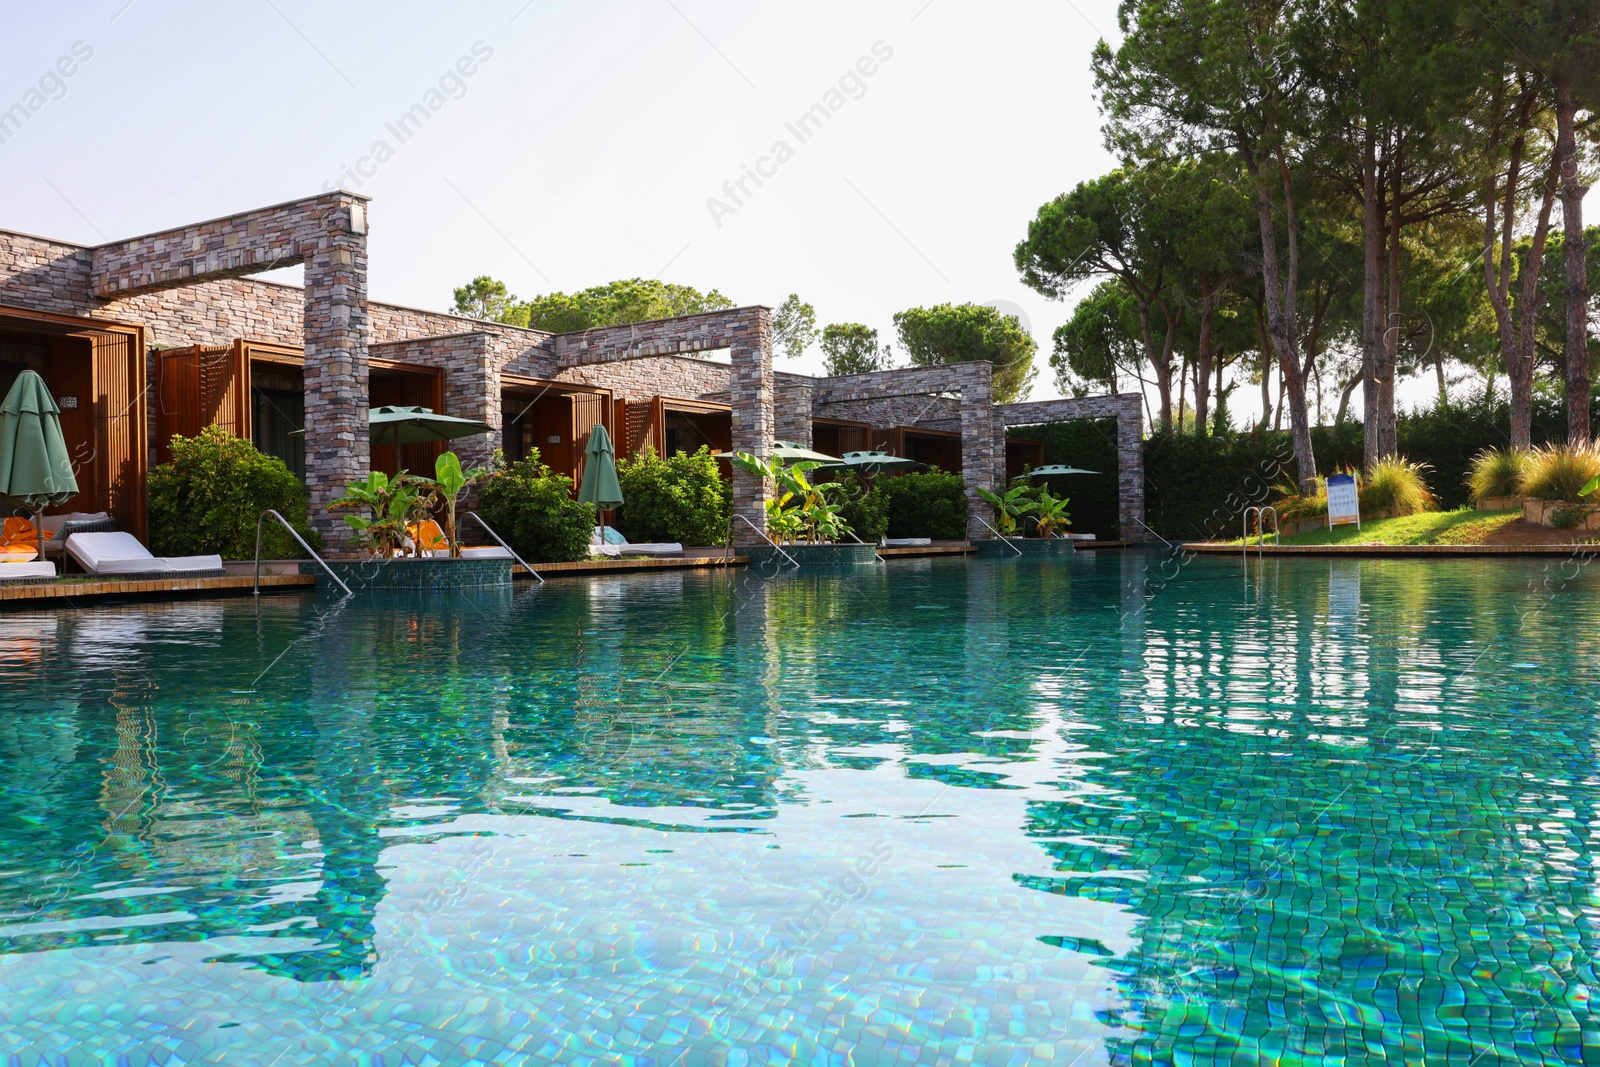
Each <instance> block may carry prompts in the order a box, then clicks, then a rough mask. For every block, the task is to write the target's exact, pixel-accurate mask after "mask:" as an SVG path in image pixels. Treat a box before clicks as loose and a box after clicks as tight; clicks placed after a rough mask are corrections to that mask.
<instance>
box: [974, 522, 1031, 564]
mask: <svg viewBox="0 0 1600 1067" xmlns="http://www.w3.org/2000/svg"><path fill="white" fill-rule="evenodd" d="M973 518H975V519H977V520H978V521H979V522H983V528H984V529H985V530H988V531H989V532H990V533H992V534H994V535H995V536H996V537H998V538H1000V540H1001V541H1004V542H1005V546H1006V547H1007V548H1009V549H1010V550H1011V551H1013V552H1015V553H1016V554H1017V555H1019V556H1020V555H1022V549H1020V548H1018V547H1017V546H1016V545H1014V544H1012V543H1011V542H1010V540H1009V539H1007V537H1006V535H1005V534H1003V533H1001V532H1000V531H999V530H996V529H995V528H994V527H993V526H990V525H989V524H988V523H987V522H984V521H983V516H982V515H974V516H973Z"/></svg>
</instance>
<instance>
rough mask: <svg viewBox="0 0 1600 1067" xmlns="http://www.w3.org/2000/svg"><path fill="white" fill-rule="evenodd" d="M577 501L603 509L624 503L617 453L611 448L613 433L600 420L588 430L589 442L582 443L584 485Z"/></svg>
mask: <svg viewBox="0 0 1600 1067" xmlns="http://www.w3.org/2000/svg"><path fill="white" fill-rule="evenodd" d="M578 502H579V503H582V504H593V505H594V506H595V507H596V508H599V509H600V510H601V511H610V510H611V509H612V508H615V507H621V506H622V484H621V483H620V482H618V481H617V464H616V453H615V452H614V451H613V449H612V447H611V435H610V434H609V433H607V432H606V428H605V427H604V426H602V425H601V424H600V423H595V426H594V429H592V430H590V431H589V443H588V444H586V445H584V446H583V485H581V486H579V487H578Z"/></svg>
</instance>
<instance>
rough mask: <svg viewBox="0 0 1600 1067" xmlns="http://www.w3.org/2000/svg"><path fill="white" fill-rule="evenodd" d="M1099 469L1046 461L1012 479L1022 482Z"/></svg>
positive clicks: (1086, 472) (1094, 472) (1096, 472)
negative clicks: (1087, 469)
mask: <svg viewBox="0 0 1600 1067" xmlns="http://www.w3.org/2000/svg"><path fill="white" fill-rule="evenodd" d="M1099 473H1100V472H1099V471H1086V470H1084V469H1083V468H1082V467H1069V466H1067V465H1066V464H1064V463H1046V464H1045V465H1044V466H1042V467H1035V468H1033V470H1031V471H1024V472H1023V473H1022V474H1019V475H1017V476H1016V477H1015V478H1013V479H1011V480H1012V481H1014V482H1020V481H1022V480H1023V479H1024V478H1049V477H1051V476H1053V475H1057V474H1099Z"/></svg>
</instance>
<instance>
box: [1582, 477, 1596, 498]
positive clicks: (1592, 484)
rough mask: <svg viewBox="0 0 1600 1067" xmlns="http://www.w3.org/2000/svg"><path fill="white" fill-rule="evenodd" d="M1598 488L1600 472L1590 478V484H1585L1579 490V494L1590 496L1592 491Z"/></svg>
mask: <svg viewBox="0 0 1600 1067" xmlns="http://www.w3.org/2000/svg"><path fill="white" fill-rule="evenodd" d="M1596 489H1600V474H1597V475H1595V476H1594V477H1593V478H1590V479H1589V484H1588V485H1586V486H1584V487H1583V488H1582V489H1579V490H1578V495H1579V496H1588V495H1589V494H1590V493H1593V492H1594V491H1595V490H1596Z"/></svg>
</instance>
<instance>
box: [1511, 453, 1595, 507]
mask: <svg viewBox="0 0 1600 1067" xmlns="http://www.w3.org/2000/svg"><path fill="white" fill-rule="evenodd" d="M1597 477H1600V448H1596V447H1595V446H1594V445H1545V446H1544V447H1542V448H1535V449H1534V450H1533V451H1531V452H1529V453H1528V465H1527V467H1526V469H1524V471H1523V473H1522V495H1523V496H1530V497H1533V498H1534V499H1535V500H1565V501H1567V502H1568V503H1576V502H1577V500H1578V498H1579V497H1580V496H1582V495H1583V491H1584V490H1585V489H1588V488H1589V486H1590V484H1591V483H1592V482H1594V481H1595V480H1596V478H1597ZM1591 491H1592V490H1591Z"/></svg>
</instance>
